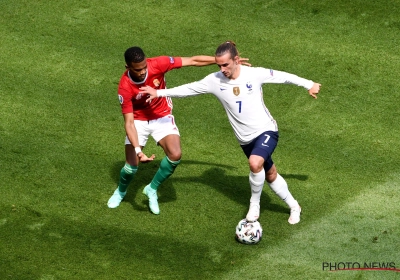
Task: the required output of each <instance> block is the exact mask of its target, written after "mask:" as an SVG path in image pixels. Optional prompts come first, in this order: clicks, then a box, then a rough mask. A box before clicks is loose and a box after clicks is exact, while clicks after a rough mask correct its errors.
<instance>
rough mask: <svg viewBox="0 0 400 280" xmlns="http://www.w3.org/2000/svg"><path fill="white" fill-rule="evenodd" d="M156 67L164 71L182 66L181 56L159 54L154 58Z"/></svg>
mask: <svg viewBox="0 0 400 280" xmlns="http://www.w3.org/2000/svg"><path fill="white" fill-rule="evenodd" d="M156 62H157V68H158V69H159V70H160V71H161V72H163V73H166V72H168V71H171V70H173V69H178V68H181V67H182V58H180V57H173V56H159V57H157V58H156Z"/></svg>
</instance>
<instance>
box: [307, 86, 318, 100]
mask: <svg viewBox="0 0 400 280" xmlns="http://www.w3.org/2000/svg"><path fill="white" fill-rule="evenodd" d="M320 88H321V84H318V83H314V84H313V86H312V88H310V89H309V90H308V93H309V94H310V95H311V96H312V97H313V98H315V99H316V98H317V94H318V93H319V90H320Z"/></svg>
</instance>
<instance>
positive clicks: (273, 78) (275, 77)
mask: <svg viewBox="0 0 400 280" xmlns="http://www.w3.org/2000/svg"><path fill="white" fill-rule="evenodd" d="M257 70H258V72H259V73H260V75H259V78H260V79H261V82H262V83H263V84H266V83H273V84H294V85H297V86H301V87H304V88H305V89H307V90H309V89H310V88H312V86H313V85H314V82H313V81H311V80H307V79H304V78H301V77H299V76H296V75H294V74H290V73H287V72H283V71H278V70H273V69H266V68H261V67H260V68H257Z"/></svg>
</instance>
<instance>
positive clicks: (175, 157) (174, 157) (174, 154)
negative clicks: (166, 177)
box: [168, 150, 182, 161]
mask: <svg viewBox="0 0 400 280" xmlns="http://www.w3.org/2000/svg"><path fill="white" fill-rule="evenodd" d="M181 157H182V152H181V151H180V150H179V151H174V152H171V153H169V154H168V158H169V159H170V160H171V161H180V160H181Z"/></svg>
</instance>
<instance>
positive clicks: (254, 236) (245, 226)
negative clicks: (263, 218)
mask: <svg viewBox="0 0 400 280" xmlns="http://www.w3.org/2000/svg"><path fill="white" fill-rule="evenodd" d="M262 231H263V230H262V227H261V224H260V223H259V222H258V221H255V222H248V221H246V219H243V220H241V221H240V222H239V223H238V225H237V226H236V240H237V241H239V242H240V243H243V244H257V243H258V242H260V241H261V237H262Z"/></svg>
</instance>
